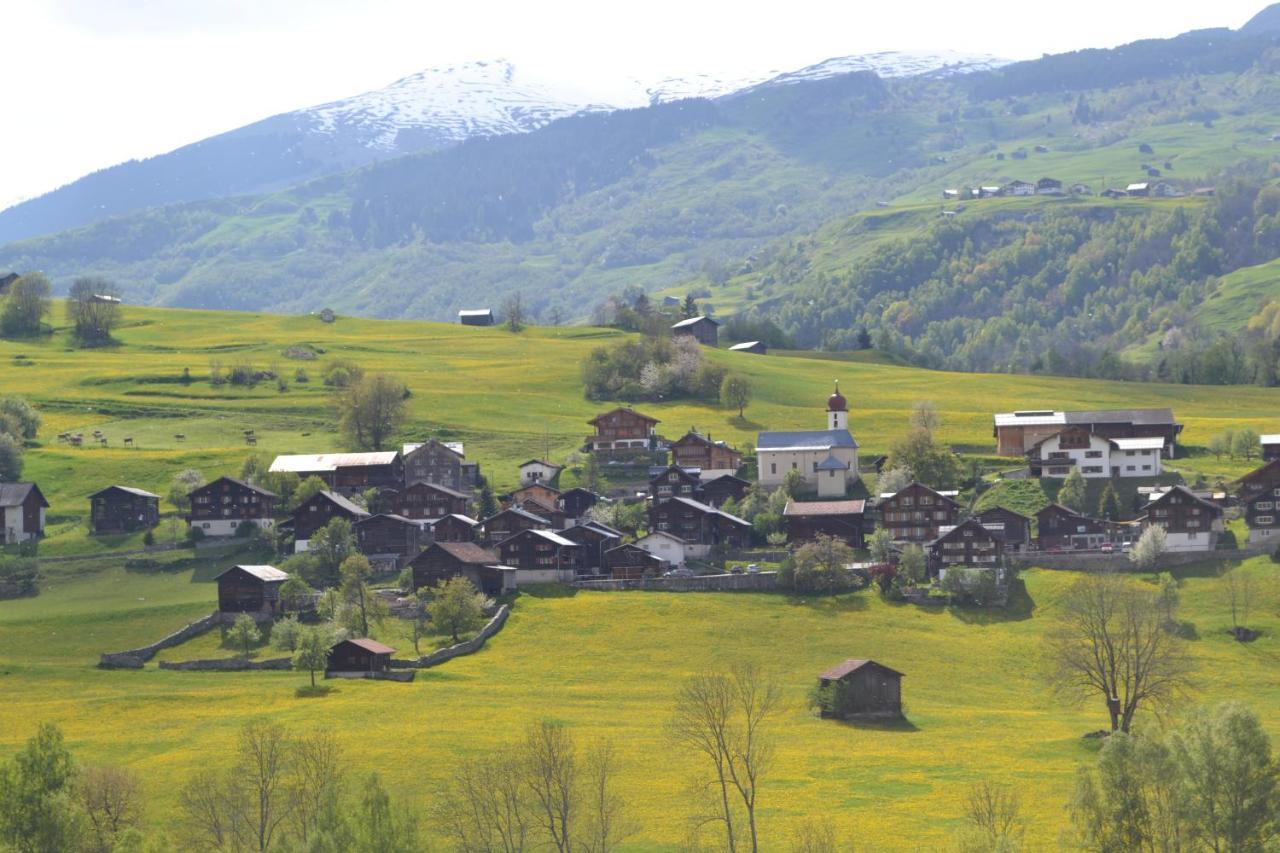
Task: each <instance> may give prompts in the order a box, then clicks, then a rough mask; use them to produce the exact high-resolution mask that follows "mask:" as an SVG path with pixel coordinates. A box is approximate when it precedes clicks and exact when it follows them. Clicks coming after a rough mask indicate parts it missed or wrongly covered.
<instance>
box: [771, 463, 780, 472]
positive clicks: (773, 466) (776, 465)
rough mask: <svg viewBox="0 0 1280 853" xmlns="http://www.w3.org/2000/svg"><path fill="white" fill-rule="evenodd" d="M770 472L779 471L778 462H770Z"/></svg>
mask: <svg viewBox="0 0 1280 853" xmlns="http://www.w3.org/2000/svg"><path fill="white" fill-rule="evenodd" d="M769 473H770V474H776V473H778V463H776V462H770V463H769Z"/></svg>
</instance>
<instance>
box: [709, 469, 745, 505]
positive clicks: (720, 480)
mask: <svg viewBox="0 0 1280 853" xmlns="http://www.w3.org/2000/svg"><path fill="white" fill-rule="evenodd" d="M702 473H703V474H706V473H707V472H706V471H705V470H704V471H703V472H702ZM750 488H751V484H750V483H749V482H747V481H746V480H744V479H742V478H741V477H737V476H735V475H733V474H721V475H720V476H719V477H715V478H713V479H710V480H706V479H704V480H703V481H702V488H701V490H700V491H699V494H700V495H701V496H702V497H701V498H700V500H701V501H702V502H703V503H708V504H711V505H712V506H714V507H720V506H724V504H725V503H726V502H727V501H729V500H733V501H734V502H735V503H741V502H742V499H743V498H745V497H746V496H747V490H748V489H750Z"/></svg>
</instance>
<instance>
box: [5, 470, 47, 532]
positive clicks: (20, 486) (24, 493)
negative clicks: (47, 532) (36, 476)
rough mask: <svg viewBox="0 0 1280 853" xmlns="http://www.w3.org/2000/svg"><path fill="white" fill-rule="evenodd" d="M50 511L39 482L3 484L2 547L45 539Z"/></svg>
mask: <svg viewBox="0 0 1280 853" xmlns="http://www.w3.org/2000/svg"><path fill="white" fill-rule="evenodd" d="M48 508H49V502H48V501H47V500H45V499H44V495H43V494H41V492H40V487H39V486H37V485H36V484H35V483H0V544H4V545H13V544H15V543H18V542H25V541H27V540H28V539H39V538H40V537H41V536H44V513H45V510H47V509H48Z"/></svg>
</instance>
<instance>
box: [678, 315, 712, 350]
mask: <svg viewBox="0 0 1280 853" xmlns="http://www.w3.org/2000/svg"><path fill="white" fill-rule="evenodd" d="M671 334H672V335H677V336H678V335H691V336H692V337H693V339H694V340H696V341H697V342H698V343H700V344H702V345H703V346H708V347H714V346H717V345H718V344H719V343H720V324H719V323H718V322H716V321H715V320H712V319H711V318H710V317H705V316H704V317H690V318H689V319H688V320H681V321H680V322H679V323H675V324H673V325H672V326H671Z"/></svg>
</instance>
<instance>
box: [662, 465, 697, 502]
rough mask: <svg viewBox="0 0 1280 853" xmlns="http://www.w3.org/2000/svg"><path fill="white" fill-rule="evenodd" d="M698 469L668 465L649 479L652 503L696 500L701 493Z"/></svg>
mask: <svg viewBox="0 0 1280 853" xmlns="http://www.w3.org/2000/svg"><path fill="white" fill-rule="evenodd" d="M698 473H699V472H698V469H696V468H693V469H689V468H681V467H680V466H679V465H669V466H667V467H666V468H663V469H662V470H661V473H659V474H657V475H656V476H654V477H651V478H650V479H649V498H650V500H652V501H653V502H654V503H661V502H663V501H668V500H671V499H672V498H679V497H686V498H697V497H698V496H699V494H700V493H701V491H702V478H701V477H699V476H698Z"/></svg>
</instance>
